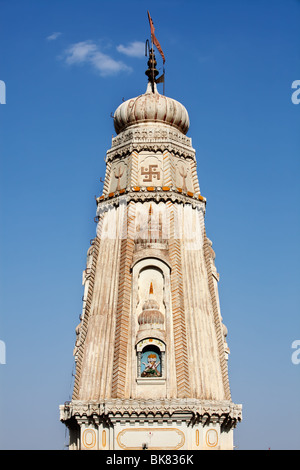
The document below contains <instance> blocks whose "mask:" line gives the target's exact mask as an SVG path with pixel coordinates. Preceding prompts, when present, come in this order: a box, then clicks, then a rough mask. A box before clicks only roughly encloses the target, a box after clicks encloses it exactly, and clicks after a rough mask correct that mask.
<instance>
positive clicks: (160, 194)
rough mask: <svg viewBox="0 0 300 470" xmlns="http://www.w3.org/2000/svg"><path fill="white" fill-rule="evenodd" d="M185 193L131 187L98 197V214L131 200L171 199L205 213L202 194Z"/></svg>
mask: <svg viewBox="0 0 300 470" xmlns="http://www.w3.org/2000/svg"><path fill="white" fill-rule="evenodd" d="M190 194H191V195H188V193H186V194H184V193H183V192H182V190H181V191H178V189H175V188H174V189H172V188H169V189H168V190H163V189H162V188H161V187H159V186H158V187H153V188H151V190H149V188H147V187H145V188H142V187H141V188H138V189H129V190H123V191H122V194H121V193H120V192H115V193H111V194H108V195H106V196H101V197H99V198H97V199H96V202H97V216H99V215H100V213H103V212H105V211H107V210H109V208H110V207H111V206H115V207H118V206H119V205H120V204H129V203H130V202H147V201H154V202H157V203H159V202H167V201H171V202H173V203H178V204H190V205H191V206H192V207H193V209H195V208H198V209H200V210H202V211H203V213H205V206H206V199H205V198H204V197H202V196H201V195H197V194H194V193H190Z"/></svg>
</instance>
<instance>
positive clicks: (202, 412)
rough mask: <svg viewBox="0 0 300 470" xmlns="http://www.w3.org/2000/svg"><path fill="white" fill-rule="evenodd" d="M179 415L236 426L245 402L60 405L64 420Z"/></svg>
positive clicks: (123, 401) (109, 401)
mask: <svg viewBox="0 0 300 470" xmlns="http://www.w3.org/2000/svg"><path fill="white" fill-rule="evenodd" d="M178 416H181V418H184V416H186V419H188V421H192V422H194V423H195V422H201V423H202V424H209V423H220V424H221V425H226V426H228V425H230V427H232V426H235V425H236V423H237V422H238V421H241V420H242V405H236V404H234V403H232V402H231V401H228V400H224V401H223V400H222V401H217V400H197V399H193V398H183V399H178V398H174V399H157V400H144V399H105V400H103V401H101V402H98V401H88V402H85V401H79V400H72V401H71V402H66V403H65V404H64V405H61V406H60V419H61V421H63V422H65V421H68V420H70V419H71V418H73V417H75V418H76V419H77V420H80V419H83V418H84V419H87V420H89V419H91V418H94V417H95V418H96V417H98V418H99V417H102V418H103V419H104V420H114V421H115V420H120V419H129V418H131V419H135V418H139V419H140V418H141V417H143V418H144V419H151V420H153V419H167V420H170V419H177V417H178Z"/></svg>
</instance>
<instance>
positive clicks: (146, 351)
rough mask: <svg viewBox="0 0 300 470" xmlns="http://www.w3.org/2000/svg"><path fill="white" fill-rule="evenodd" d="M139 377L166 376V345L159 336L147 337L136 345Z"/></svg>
mask: <svg viewBox="0 0 300 470" xmlns="http://www.w3.org/2000/svg"><path fill="white" fill-rule="evenodd" d="M136 352H137V376H138V378H152V379H154V378H164V377H165V375H166V371H165V353H166V345H165V343H164V342H163V341H161V340H158V339H157V338H145V339H143V340H141V341H139V343H138V344H137V345H136Z"/></svg>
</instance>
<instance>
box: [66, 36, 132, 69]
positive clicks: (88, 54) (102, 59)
mask: <svg viewBox="0 0 300 470" xmlns="http://www.w3.org/2000/svg"><path fill="white" fill-rule="evenodd" d="M65 61H66V63H67V64H68V65H80V64H81V65H82V64H89V65H91V66H92V67H93V68H94V69H96V70H97V72H99V74H100V75H101V76H102V77H104V76H107V75H114V74H117V73H118V72H121V71H122V70H123V71H127V72H129V71H131V68H130V67H128V66H127V65H126V64H124V63H123V62H122V61H118V60H115V59H113V58H112V57H110V56H109V55H107V54H104V53H103V52H102V51H101V50H100V48H99V46H97V44H95V43H94V42H92V41H82V42H77V43H76V44H72V45H71V46H70V47H68V49H66V51H65Z"/></svg>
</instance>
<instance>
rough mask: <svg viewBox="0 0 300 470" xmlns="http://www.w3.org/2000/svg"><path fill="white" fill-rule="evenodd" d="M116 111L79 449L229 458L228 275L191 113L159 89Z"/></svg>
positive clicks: (72, 424)
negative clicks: (223, 277) (214, 237)
mask: <svg viewBox="0 0 300 470" xmlns="http://www.w3.org/2000/svg"><path fill="white" fill-rule="evenodd" d="M148 66H149V68H148V70H147V72H146V74H147V76H148V86H147V89H146V92H145V93H144V94H142V95H140V96H138V97H136V98H133V99H130V100H128V101H125V102H123V103H122V104H121V105H120V106H119V107H118V108H117V110H116V112H115V114H114V127H115V131H116V134H117V135H116V137H114V138H113V139H112V146H111V148H110V149H109V150H108V152H107V158H106V176H105V182H104V187H103V194H102V195H101V196H100V197H99V198H98V199H97V214H96V215H97V223H98V225H97V235H96V237H95V239H94V240H93V241H92V242H91V246H90V248H89V250H88V254H87V265H86V269H85V271H84V274H83V283H84V300H83V310H82V314H81V321H80V324H79V325H78V327H77V328H76V344H75V349H74V356H75V361H76V375H75V383H74V390H73V396H72V400H71V402H67V403H65V404H64V405H62V406H60V418H61V421H62V422H64V423H65V424H66V426H67V427H68V428H69V432H70V449H93V450H97V449H98V450H101V449H102V450H141V449H143V448H147V449H149V450H154V449H162V450H175V449H181V450H187V449H188V450H189V449H194V450H201V449H232V448H233V429H234V428H235V426H236V424H237V422H238V421H240V420H241V405H236V404H234V403H233V402H232V400H231V393H230V387H229V381H228V368H227V360H228V354H229V348H228V345H227V340H226V336H227V330H226V327H225V326H224V324H223V322H222V316H221V311H220V305H219V297H218V281H219V274H218V273H217V270H216V267H215V254H214V251H213V249H212V243H211V241H210V240H209V239H208V238H207V236H206V232H205V225H204V217H205V209H206V200H205V198H204V197H203V196H202V195H201V194H200V188H199V182H198V177H197V171H196V158H195V150H194V149H193V147H192V144H191V138H190V137H187V135H186V134H187V132H188V129H189V116H188V112H187V111H186V109H185V107H184V106H183V105H182V104H181V103H179V102H178V101H175V100H174V99H171V98H168V97H166V96H164V95H162V94H159V92H158V90H157V85H156V79H155V77H156V75H157V70H156V61H155V57H154V53H153V49H151V50H150V56H149V61H148Z"/></svg>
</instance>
